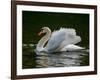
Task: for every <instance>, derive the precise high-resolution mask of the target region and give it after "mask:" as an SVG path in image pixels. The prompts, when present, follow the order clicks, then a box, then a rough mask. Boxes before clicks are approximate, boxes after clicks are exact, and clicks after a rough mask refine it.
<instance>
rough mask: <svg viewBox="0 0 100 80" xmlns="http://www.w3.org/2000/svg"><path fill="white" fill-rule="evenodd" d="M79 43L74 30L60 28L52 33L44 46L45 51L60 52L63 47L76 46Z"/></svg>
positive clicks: (79, 39) (78, 37)
mask: <svg viewBox="0 0 100 80" xmlns="http://www.w3.org/2000/svg"><path fill="white" fill-rule="evenodd" d="M80 41H81V38H80V36H77V35H76V31H75V29H71V28H61V29H60V30H56V31H54V32H52V35H51V38H50V40H49V41H48V43H47V45H46V50H47V51H49V52H50V51H60V49H62V48H63V47H64V46H66V45H69V44H76V43H78V42H80Z"/></svg>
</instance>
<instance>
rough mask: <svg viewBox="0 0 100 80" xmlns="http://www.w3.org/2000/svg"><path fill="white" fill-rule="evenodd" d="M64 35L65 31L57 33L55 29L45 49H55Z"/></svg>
mask: <svg viewBox="0 0 100 80" xmlns="http://www.w3.org/2000/svg"><path fill="white" fill-rule="evenodd" d="M64 35H65V33H58V32H57V31H55V32H53V33H52V35H51V38H50V40H49V41H48V43H47V45H46V50H47V51H49V52H50V51H55V50H56V49H57V48H58V47H59V45H60V44H61V42H62V41H63V40H64V39H65V37H64Z"/></svg>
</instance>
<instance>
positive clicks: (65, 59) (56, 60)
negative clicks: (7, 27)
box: [23, 47, 89, 69]
mask: <svg viewBox="0 0 100 80" xmlns="http://www.w3.org/2000/svg"><path fill="white" fill-rule="evenodd" d="M29 49H30V50H29ZM27 50H28V51H27ZM24 51H25V49H24ZM25 52H26V53H23V56H24V57H23V68H24V69H25V68H48V67H71V66H73V67H74V66H88V65H89V52H88V50H82V51H73V52H55V53H51V54H48V53H44V52H41V53H38V54H39V55H36V54H37V53H35V52H34V50H33V49H32V48H30V47H27V49H26V51H25ZM25 60H26V61H25Z"/></svg>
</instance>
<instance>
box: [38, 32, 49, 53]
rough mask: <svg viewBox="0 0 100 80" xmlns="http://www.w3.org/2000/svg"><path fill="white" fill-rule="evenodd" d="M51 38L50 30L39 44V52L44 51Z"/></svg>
mask: <svg viewBox="0 0 100 80" xmlns="http://www.w3.org/2000/svg"><path fill="white" fill-rule="evenodd" d="M50 36H51V30H48V32H47V33H46V35H45V36H44V37H42V39H41V40H40V41H39V42H38V44H37V47H36V49H37V51H42V50H43V49H44V45H45V44H46V42H47V41H48V40H49V38H50Z"/></svg>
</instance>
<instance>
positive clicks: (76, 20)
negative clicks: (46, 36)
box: [22, 11, 89, 69]
mask: <svg viewBox="0 0 100 80" xmlns="http://www.w3.org/2000/svg"><path fill="white" fill-rule="evenodd" d="M22 15H23V16H22V26H23V27H22V42H23V45H24V46H22V49H23V50H22V59H23V60H22V63H23V64H22V68H24V69H26V68H40V67H60V66H87V65H89V52H87V51H83V52H61V53H55V54H43V55H36V53H35V52H34V49H35V48H36V45H35V44H37V43H38V41H39V40H40V39H41V37H42V36H41V37H39V36H38V35H37V34H38V32H40V29H41V28H42V27H44V26H47V27H49V28H50V29H51V31H54V30H59V29H60V28H61V27H64V28H74V29H75V30H76V33H77V35H78V36H80V37H81V39H82V41H81V42H80V43H78V44H77V45H79V46H81V47H85V48H86V49H89V14H77V13H54V12H34V11H23V12H22ZM44 63H45V64H44Z"/></svg>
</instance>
